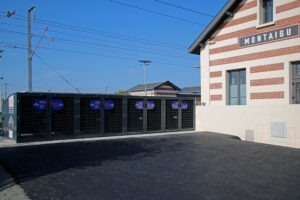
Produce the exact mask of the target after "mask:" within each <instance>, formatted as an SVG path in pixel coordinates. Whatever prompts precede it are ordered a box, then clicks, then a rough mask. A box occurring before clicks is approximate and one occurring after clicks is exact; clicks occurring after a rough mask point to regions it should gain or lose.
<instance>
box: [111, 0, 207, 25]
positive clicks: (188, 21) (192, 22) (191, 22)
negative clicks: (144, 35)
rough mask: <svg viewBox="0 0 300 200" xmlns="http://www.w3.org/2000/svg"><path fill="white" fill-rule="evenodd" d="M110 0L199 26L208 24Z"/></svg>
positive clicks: (112, 0)
mask: <svg viewBox="0 0 300 200" xmlns="http://www.w3.org/2000/svg"><path fill="white" fill-rule="evenodd" d="M108 1H111V2H113V3H116V4H120V5H122V6H127V7H131V8H135V9H138V10H142V11H145V12H149V13H153V14H157V15H161V16H164V17H168V18H171V19H175V20H178V21H182V22H187V23H190V24H196V25H199V26H206V25H204V24H200V23H198V22H194V21H191V20H188V19H183V18H179V17H175V16H171V15H167V14H164V13H160V12H157V11H153V10H149V9H146V8H141V7H137V6H134V5H131V4H127V3H123V2H119V1H115V0H108Z"/></svg>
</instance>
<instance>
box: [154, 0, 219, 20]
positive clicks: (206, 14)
mask: <svg viewBox="0 0 300 200" xmlns="http://www.w3.org/2000/svg"><path fill="white" fill-rule="evenodd" d="M153 1H156V2H157V3H161V4H165V5H167V6H171V7H175V8H179V9H182V10H186V11H189V12H192V13H196V14H200V15H204V16H208V17H214V16H213V15H211V14H208V13H205V12H200V11H198V10H193V9H190V8H185V7H183V6H178V5H175V4H173V3H169V2H166V1H161V0H153Z"/></svg>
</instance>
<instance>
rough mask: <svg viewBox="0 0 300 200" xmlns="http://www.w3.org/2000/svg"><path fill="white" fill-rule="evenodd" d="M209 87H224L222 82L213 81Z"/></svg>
mask: <svg viewBox="0 0 300 200" xmlns="http://www.w3.org/2000/svg"><path fill="white" fill-rule="evenodd" d="M209 88H210V89H220V88H222V83H211V84H210V87H209Z"/></svg>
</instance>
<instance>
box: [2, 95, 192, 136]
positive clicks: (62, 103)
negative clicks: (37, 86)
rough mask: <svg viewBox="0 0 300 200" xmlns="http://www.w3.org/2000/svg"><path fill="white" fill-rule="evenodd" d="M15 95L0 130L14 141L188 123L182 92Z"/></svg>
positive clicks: (152, 129)
mask: <svg viewBox="0 0 300 200" xmlns="http://www.w3.org/2000/svg"><path fill="white" fill-rule="evenodd" d="M15 97H16V99H15V101H14V102H15V110H14V113H13V114H9V116H8V114H6V115H5V118H7V119H5V120H4V122H5V123H4V128H3V130H4V134H5V135H8V136H9V135H13V138H14V139H16V140H17V141H18V142H19V141H25V140H26V139H29V140H26V141H30V140H31V138H32V140H35V139H36V138H41V139H47V140H48V139H50V140H51V139H62V138H75V137H89V136H91V135H93V136H101V135H102V136H103V135H105V134H107V135H108V134H127V133H129V134H132V133H133V134H138V133H147V132H157V131H169V130H171V131H177V130H181V129H193V128H194V112H195V111H194V106H193V105H194V101H193V100H192V99H191V98H188V97H184V100H181V98H164V97H132V96H120V95H101V94H68V93H65V94H63V93H28V92H25V93H17V94H15ZM180 102H185V103H186V104H185V105H186V108H184V105H180ZM6 104H7V103H6ZM6 104H5V105H6ZM146 105H147V106H146ZM6 107H7V105H6ZM10 109H11V108H6V111H5V112H12V111H11V110H10ZM5 112H4V114H5ZM11 115H14V116H15V118H14V119H12V116H11ZM13 121H15V122H16V123H13ZM12 124H13V125H12ZM8 130H10V131H11V132H12V134H11V133H10V132H8ZM25 135H26V137H25ZM27 135H30V136H31V137H29V136H27ZM20 136H21V137H20ZM25 138H26V139H25ZM23 139H24V140H23Z"/></svg>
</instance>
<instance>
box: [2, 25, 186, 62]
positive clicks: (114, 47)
mask: <svg viewBox="0 0 300 200" xmlns="http://www.w3.org/2000/svg"><path fill="white" fill-rule="evenodd" d="M0 32H9V33H14V34H20V35H27V34H26V33H23V32H18V31H12V30H6V29H0ZM34 36H39V35H34ZM52 39H55V40H58V41H65V42H70V43H79V44H87V45H91V46H97V47H102V48H103V47H104V48H109V49H117V50H123V51H131V52H138V53H140V52H142V53H149V54H155V55H160V56H168V57H175V58H181V59H187V60H189V58H188V57H186V56H180V55H174V54H172V55H171V54H167V53H166V52H164V51H158V50H152V51H144V50H136V49H130V48H123V47H117V46H112V45H104V44H97V43H90V42H83V41H78V40H71V39H64V38H57V37H53V38H52ZM153 51H155V52H153Z"/></svg>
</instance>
